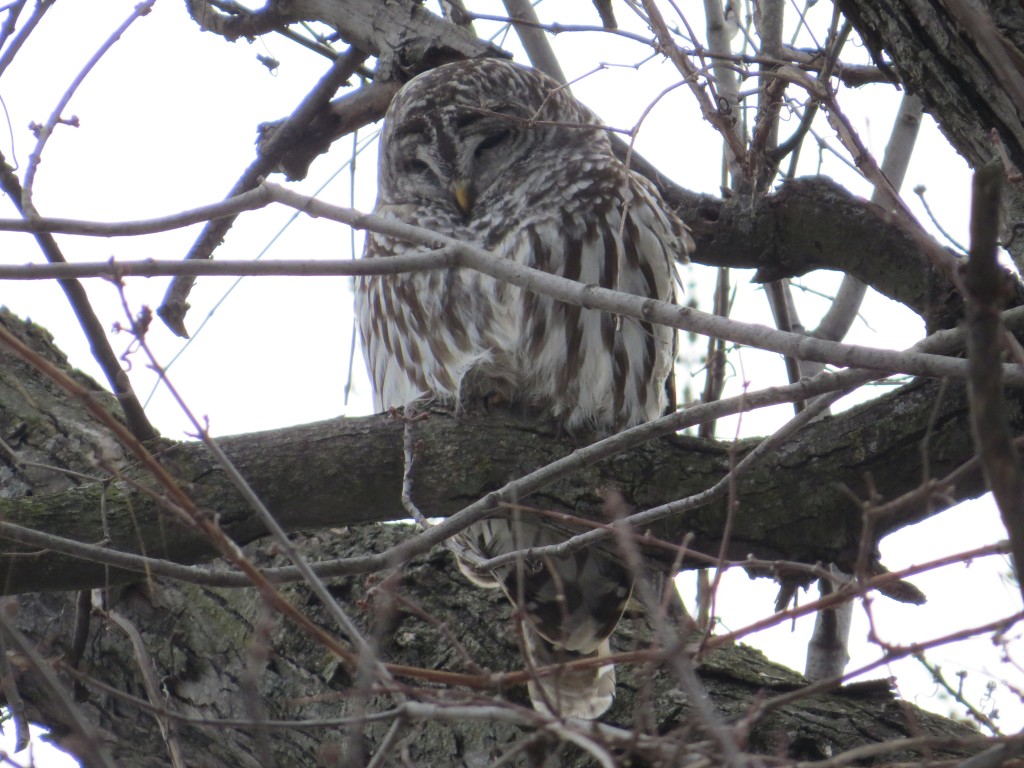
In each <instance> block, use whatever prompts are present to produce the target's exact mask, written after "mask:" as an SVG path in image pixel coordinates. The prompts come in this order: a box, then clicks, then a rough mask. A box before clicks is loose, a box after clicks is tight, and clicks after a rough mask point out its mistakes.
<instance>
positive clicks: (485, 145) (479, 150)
mask: <svg viewBox="0 0 1024 768" xmlns="http://www.w3.org/2000/svg"><path fill="white" fill-rule="evenodd" d="M511 137H512V131H510V130H504V131H495V132H494V133H492V134H491V135H490V136H488V137H487V138H486V139H484V140H483V141H481V142H480V143H479V144H477V145H476V152H475V155H476V156H477V157H480V155H482V154H483V153H484V152H486V151H487V150H489V149H494V148H495V147H497V146H498V145H500V144H504V143H505V142H507V141H508V140H509V139H510V138H511Z"/></svg>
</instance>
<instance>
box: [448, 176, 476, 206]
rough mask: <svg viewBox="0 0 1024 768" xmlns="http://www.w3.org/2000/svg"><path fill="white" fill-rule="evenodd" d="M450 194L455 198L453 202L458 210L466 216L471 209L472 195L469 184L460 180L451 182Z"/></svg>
mask: <svg viewBox="0 0 1024 768" xmlns="http://www.w3.org/2000/svg"><path fill="white" fill-rule="evenodd" d="M452 194H453V195H454V196H455V202H456V203H457V204H458V206H459V209H460V210H461V211H462V212H463V213H465V214H467V215H468V214H469V212H470V210H471V209H472V208H473V194H472V192H471V191H470V187H469V184H468V183H467V182H465V181H462V180H461V179H459V180H457V181H454V182H452Z"/></svg>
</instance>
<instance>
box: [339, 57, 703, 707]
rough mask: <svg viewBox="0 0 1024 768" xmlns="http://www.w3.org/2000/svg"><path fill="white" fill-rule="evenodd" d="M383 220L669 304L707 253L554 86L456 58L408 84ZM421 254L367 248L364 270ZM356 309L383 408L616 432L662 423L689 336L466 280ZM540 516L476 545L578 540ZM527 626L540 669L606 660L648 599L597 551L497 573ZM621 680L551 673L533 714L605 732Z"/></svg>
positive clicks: (398, 284)
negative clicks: (501, 407)
mask: <svg viewBox="0 0 1024 768" xmlns="http://www.w3.org/2000/svg"><path fill="white" fill-rule="evenodd" d="M378 184H379V189H378V198H377V204H376V207H375V211H376V213H378V214H381V215H385V216H392V217H395V218H397V219H400V220H402V221H404V222H407V223H410V224H416V225H418V226H421V227H426V228H428V229H431V230H434V231H436V232H439V233H442V234H445V235H448V236H450V237H453V238H456V239H459V240H463V241H466V242H469V243H474V244H477V245H479V246H482V247H484V248H487V249H488V250H490V251H492V252H493V253H495V254H497V255H498V256H501V257H504V258H507V259H511V260H513V261H515V262H518V263H520V264H524V265H526V266H529V267H534V268H536V269H540V270H544V271H546V272H550V273H553V274H556V275H560V276H562V277H566V278H570V279H572V280H577V281H579V282H581V283H592V284H595V285H600V286H603V287H606V288H612V289H616V290H620V291H625V292H628V293H632V294H635V295H639V296H644V297H652V298H656V299H662V300H665V301H671V300H673V297H674V279H675V272H674V266H673V262H674V260H680V261H685V260H686V256H687V254H688V252H689V250H690V248H691V246H692V242H691V240H690V237H689V234H688V233H687V230H686V228H685V226H683V224H682V223H681V222H680V221H679V220H678V219H677V218H676V217H675V216H674V215H673V214H672V213H671V212H670V211H668V210H667V208H666V207H665V205H664V203H663V202H662V200H661V198H660V197H659V195H658V193H657V192H656V191H655V189H654V187H653V186H652V185H651V184H650V183H649V182H648V181H647V180H646V179H644V178H643V177H641V176H639V175H637V174H636V173H633V172H631V171H630V170H629V169H628V168H627V167H626V166H625V165H623V164H622V163H621V162H619V161H618V160H617V159H616V158H615V156H614V155H613V153H612V149H611V144H610V142H609V139H608V136H607V134H606V132H605V131H604V130H603V129H602V128H601V127H600V124H599V123H598V121H597V119H596V118H595V117H594V115H593V114H592V113H591V112H589V111H588V110H587V109H586V108H585V107H584V106H582V105H581V104H580V103H579V102H577V101H576V100H575V99H574V98H572V97H571V96H570V95H569V94H568V93H567V92H566V90H565V89H564V88H561V87H560V86H559V84H558V83H556V82H555V81H554V80H551V79H550V78H548V77H546V76H545V75H542V74H540V73H538V72H536V71H533V70H529V69H525V68H523V67H519V66H516V65H514V64H512V63H511V62H507V61H501V60H496V59H483V60H476V61H464V62H459V63H455V64H448V65H445V66H442V67H439V68H437V69H434V70H432V71H430V72H427V73H425V74H422V75H420V76H418V77H416V78H414V79H413V80H411V81H410V82H409V83H408V84H407V85H405V86H404V87H403V88H402V89H401V91H400V92H399V93H398V95H397V96H396V97H395V99H394V101H393V102H392V104H391V107H390V109H389V110H388V113H387V116H386V120H385V126H384V130H383V135H382V138H381V143H380V160H379V177H378ZM417 250H422V248H419V247H417V246H414V245H410V244H409V243H406V242H403V241H401V240H397V239H395V238H392V237H388V236H384V235H378V234H370V235H369V236H368V238H367V242H366V250H365V254H364V257H365V258H384V257H388V256H394V255H399V254H408V253H413V252H416V251H417ZM356 311H357V315H358V321H359V325H360V330H361V333H362V341H363V350H364V353H365V355H366V361H367V367H368V369H369V373H370V378H371V380H372V382H373V388H374V399H375V403H376V406H377V407H378V409H381V410H383V409H387V408H390V407H397V406H403V405H406V404H408V403H412V402H414V401H417V400H423V399H439V400H442V401H447V402H451V403H454V404H456V405H458V404H460V403H465V402H467V401H468V400H470V399H474V398H476V399H480V398H486V399H489V400H490V399H496V400H498V401H500V402H506V403H510V404H513V405H515V406H516V407H518V408H520V409H523V410H525V411H529V412H533V413H536V414H537V415H538V416H542V417H546V418H553V419H554V420H555V421H556V422H557V423H558V424H559V425H561V427H562V428H564V429H565V430H566V431H567V432H569V433H570V434H575V435H586V436H594V435H605V434H609V433H612V432H615V431H619V430H621V429H624V428H626V427H630V426H633V425H635V424H638V423H641V422H644V421H647V420H649V419H652V418H655V417H657V416H659V415H661V413H662V412H663V409H664V407H665V383H666V379H667V377H668V376H669V373H670V369H671V366H672V362H673V357H674V347H675V332H674V331H673V330H672V329H670V328H665V327H663V326H657V325H652V324H650V323H645V322H641V321H638V320H634V319H631V318H623V317H616V316H614V315H611V314H608V313H604V312H599V311H595V310H588V309H583V308H581V307H578V306H572V305H569V304H564V303H560V302H558V301H555V300H553V299H549V298H547V297H544V296H539V295H536V294H534V293H530V292H529V291H526V290H524V289H521V288H518V287H516V286H513V285H509V284H507V283H503V282H499V281H496V280H494V279H492V278H490V277H487V276H485V275H482V274H479V273H477V272H473V271H470V270H464V269H448V270H434V271H430V272H417V273H407V274H398V275H388V276H379V277H378V276H375V277H366V278H361V279H360V280H359V281H358V282H357V290H356ZM566 535H567V532H566V531H563V530H559V529H557V528H555V527H553V526H552V525H551V524H550V523H546V522H544V521H542V520H539V519H529V520H527V519H517V520H515V521H513V520H510V519H507V518H501V517H495V518H491V519H488V520H485V521H483V522H481V523H478V524H476V525H473V526H471V527H470V528H469V529H467V530H466V531H465V532H463V534H461V539H462V541H463V543H464V544H465V545H466V546H467V547H468V548H469V549H470V551H472V552H475V553H477V554H479V555H481V556H482V557H485V558H488V557H494V556H497V555H500V554H502V553H505V552H509V551H513V550H516V549H522V548H526V547H535V546H542V545H545V544H553V543H557V542H559V541H563V540H564V539H565V538H566ZM460 566H461V567H462V570H463V572H464V573H466V575H467V576H468V577H469V578H470V579H471V580H472V581H473V582H475V583H476V584H478V585H480V586H492V587H500V588H501V589H503V590H504V591H505V593H506V594H507V595H508V597H509V598H510V599H511V600H512V602H513V603H515V604H517V605H518V606H519V607H520V609H521V610H520V611H518V612H517V613H518V614H519V615H521V616H523V617H524V618H522V619H521V620H522V622H523V630H524V632H523V634H524V637H525V638H526V642H525V647H526V651H527V653H528V655H529V657H530V660H531V662H532V663H533V664H534V665H535V666H547V665H552V664H555V663H557V662H561V661H565V660H571V659H578V658H586V657H594V656H596V657H601V656H607V655H609V654H610V647H609V643H608V638H609V636H610V635H611V633H612V631H613V630H614V628H615V626H616V624H617V623H618V621H619V619H620V618H621V616H622V613H623V611H624V609H625V605H626V601H627V600H628V598H629V594H630V591H631V589H632V582H631V579H630V576H629V574H628V572H627V571H626V570H625V569H624V568H623V567H622V566H620V565H619V564H618V563H616V562H615V561H614V560H613V559H612V558H611V557H609V556H608V555H606V554H605V553H603V552H600V551H598V550H596V549H594V550H585V551H582V552H579V553H576V554H572V555H569V556H566V557H563V558H546V559H544V560H543V562H541V563H540V564H530V563H520V564H519V567H515V566H510V567H507V568H504V569H498V570H495V571H492V572H488V573H481V572H475V571H473V569H472V568H471V567H470V566H469V565H468V564H466V563H460ZM614 688H615V677H614V667H613V666H612V665H609V664H605V665H600V664H599V663H595V664H593V665H589V666H587V665H584V667H583V668H581V669H576V668H572V669H571V670H568V671H562V672H561V674H558V673H556V674H554V675H552V676H542V677H538V678H537V679H536V680H535V682H534V683H532V684H531V685H530V693H531V698H532V699H533V702H534V706H535V707H537V708H538V709H544V710H548V711H552V712H556V713H559V714H562V715H575V716H579V717H588V718H594V717H598V716H599V715H601V714H602V713H603V712H604V711H605V710H606V709H607V708H608V707H609V706H610V704H611V702H612V697H613V695H614Z"/></svg>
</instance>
